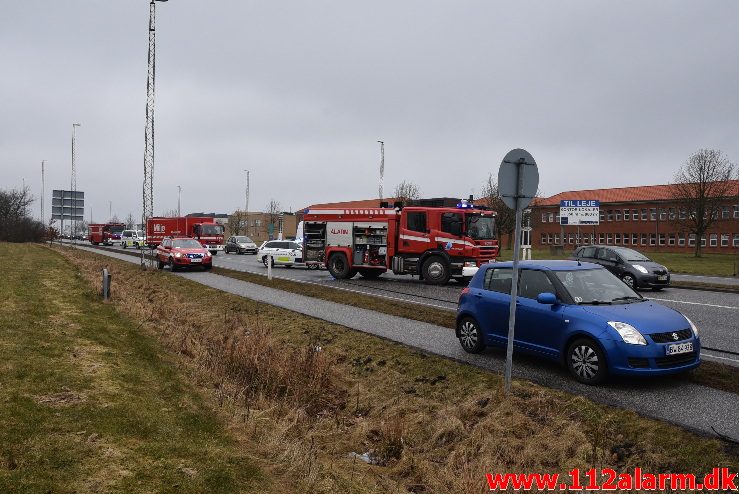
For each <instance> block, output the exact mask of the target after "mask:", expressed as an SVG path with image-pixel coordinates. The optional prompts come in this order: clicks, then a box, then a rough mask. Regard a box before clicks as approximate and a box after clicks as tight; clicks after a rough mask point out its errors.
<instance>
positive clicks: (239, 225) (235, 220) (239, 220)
mask: <svg viewBox="0 0 739 494" xmlns="http://www.w3.org/2000/svg"><path fill="white" fill-rule="evenodd" d="M228 230H229V232H231V235H241V232H246V213H244V212H243V211H234V213H233V214H232V215H231V216H229V218H228Z"/></svg>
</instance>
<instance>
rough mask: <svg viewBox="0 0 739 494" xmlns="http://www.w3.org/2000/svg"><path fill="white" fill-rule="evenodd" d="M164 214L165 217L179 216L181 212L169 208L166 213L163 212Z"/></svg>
mask: <svg viewBox="0 0 739 494" xmlns="http://www.w3.org/2000/svg"><path fill="white" fill-rule="evenodd" d="M162 216H164V217H165V218H176V217H178V216H179V214H177V210H176V209H167V210H166V211H165V212H164V213H162Z"/></svg>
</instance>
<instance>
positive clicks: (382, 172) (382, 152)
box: [377, 141, 385, 199]
mask: <svg viewBox="0 0 739 494" xmlns="http://www.w3.org/2000/svg"><path fill="white" fill-rule="evenodd" d="M377 142H379V143H380V199H382V186H383V185H384V181H385V141H377Z"/></svg>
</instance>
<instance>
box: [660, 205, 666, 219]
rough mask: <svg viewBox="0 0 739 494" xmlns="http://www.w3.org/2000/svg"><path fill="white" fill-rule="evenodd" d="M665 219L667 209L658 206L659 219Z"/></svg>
mask: <svg viewBox="0 0 739 494" xmlns="http://www.w3.org/2000/svg"><path fill="white" fill-rule="evenodd" d="M666 219H667V210H666V209H663V208H659V220H660V221H665V220H666Z"/></svg>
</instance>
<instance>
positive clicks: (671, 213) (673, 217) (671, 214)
mask: <svg viewBox="0 0 739 494" xmlns="http://www.w3.org/2000/svg"><path fill="white" fill-rule="evenodd" d="M674 219H675V208H670V220H674Z"/></svg>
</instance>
